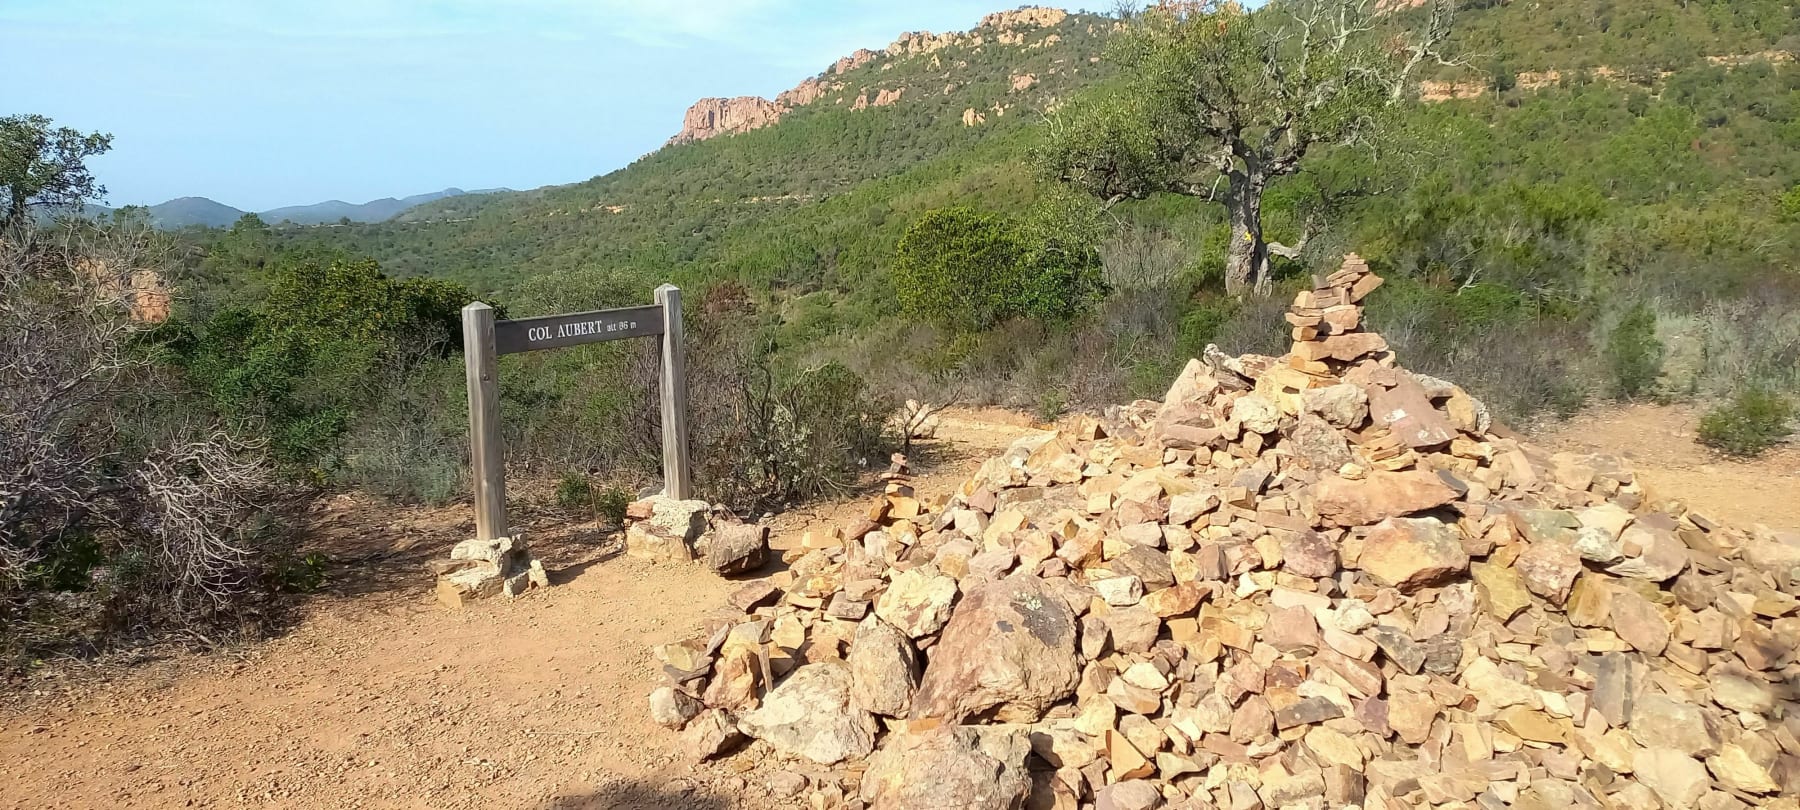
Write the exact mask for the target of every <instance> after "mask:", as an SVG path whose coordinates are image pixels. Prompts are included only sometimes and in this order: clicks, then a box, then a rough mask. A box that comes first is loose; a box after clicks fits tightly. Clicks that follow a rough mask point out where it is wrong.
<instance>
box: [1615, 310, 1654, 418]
mask: <svg viewBox="0 0 1800 810" xmlns="http://www.w3.org/2000/svg"><path fill="white" fill-rule="evenodd" d="M1601 353H1602V355H1603V356H1604V358H1605V361H1606V367H1607V370H1608V371H1609V372H1610V373H1611V378H1610V379H1609V380H1608V382H1609V384H1610V386H1611V388H1612V394H1613V396H1614V397H1615V398H1618V399H1635V398H1637V397H1638V396H1640V395H1642V394H1645V393H1648V392H1649V391H1650V390H1651V389H1652V388H1654V387H1655V385H1656V378H1657V376H1658V375H1659V374H1661V373H1662V356H1663V345H1662V342H1661V341H1659V340H1657V339H1656V314H1655V313H1654V312H1652V311H1651V310H1650V307H1649V306H1647V305H1645V304H1643V303H1641V302H1640V303H1638V304H1636V305H1633V306H1632V308H1631V309H1629V310H1626V311H1625V314H1624V315H1623V316H1621V317H1620V318H1619V322H1618V324H1617V325H1615V326H1614V327H1613V330H1612V332H1611V333H1610V334H1608V335H1607V337H1606V345H1605V347H1604V348H1603V349H1602V350H1601Z"/></svg>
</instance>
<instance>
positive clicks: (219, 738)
mask: <svg viewBox="0 0 1800 810" xmlns="http://www.w3.org/2000/svg"><path fill="white" fill-rule="evenodd" d="M1031 430H1032V429H1031V428H1030V427H1029V426H1028V424H1027V423H1026V421H1025V420H1024V419H1023V418H1022V417H1018V416H1016V415H1013V414H1009V413H1005V412H993V411H984V412H970V411H961V412H954V413H948V414H945V416H944V418H943V420H942V427H941V428H940V430H939V433H938V436H939V438H938V440H936V441H932V442H926V443H923V444H922V445H921V446H920V447H918V448H917V449H916V450H915V453H914V458H913V461H914V468H915V470H916V471H917V472H918V473H919V477H918V480H917V481H916V485H917V486H918V488H919V490H920V491H921V492H922V494H923V495H924V496H931V495H936V494H938V493H939V492H947V491H949V490H951V489H954V488H955V487H956V486H957V485H959V484H960V483H961V482H962V481H963V480H964V479H965V478H967V477H968V476H969V475H970V474H971V473H972V472H973V471H974V469H975V468H976V467H977V466H979V463H980V461H981V460H982V459H984V458H986V457H988V456H990V455H992V454H994V453H996V452H998V451H1000V450H1002V449H1004V448H1005V447H1006V446H1007V445H1009V444H1011V443H1012V442H1013V440H1015V439H1017V438H1018V437H1020V436H1022V435H1025V434H1027V433H1030V432H1031ZM866 496H867V493H852V494H850V495H848V496H847V497H846V498H845V499H843V500H842V501H841V502H838V503H835V504H827V505H824V506H821V507H816V508H812V509H807V510H800V511H795V512H790V513H787V514H784V515H780V516H778V517H776V518H774V519H773V520H772V523H773V525H774V526H775V538H776V539H775V545H776V546H778V547H781V546H787V545H789V544H792V543H795V542H797V541H798V537H799V535H800V534H801V533H802V532H804V531H805V530H806V529H807V528H809V527H811V526H814V525H817V524H824V525H833V524H837V523H841V522H843V521H845V520H847V519H848V518H849V517H851V516H852V515H854V514H855V513H856V512H857V511H858V510H860V509H861V508H863V505H864V504H866V502H867V497H866ZM314 518H315V524H314V527H313V530H312V533H313V536H314V540H313V543H314V545H316V547H318V548H319V549H321V550H323V551H325V552H326V553H327V554H329V555H330V556H331V558H332V560H333V564H332V574H333V580H332V582H331V584H330V585H329V586H328V587H327V589H326V592H325V593H322V594H317V595H314V596H312V597H309V598H307V599H306V600H305V601H304V602H303V604H302V606H301V607H300V610H302V611H303V612H304V615H303V617H302V618H301V619H300V620H299V621H298V623H297V625H296V626H295V627H293V629H291V630H290V631H289V632H288V633H286V634H285V635H282V636H281V637H279V638H276V639H273V640H270V641H267V642H262V643H257V644H251V645H246V646H244V647H241V648H238V649H235V650H232V651H229V652H224V653H220V652H214V653H206V654H184V655H176V656H174V657H171V658H165V659H163V660H158V661H153V662H150V663H145V664H141V665H138V666H134V667H129V668H113V667H107V668H100V669H92V670H90V669H83V668H73V669H64V670H60V671H59V668H57V667H54V666H53V667H50V668H49V671H50V672H49V674H48V675H45V676H40V677H38V678H36V679H34V680H32V681H28V682H27V683H26V684H25V685H24V690H25V694H24V695H22V696H21V697H20V699H19V700H17V701H15V702H14V703H13V704H12V705H9V706H6V707H5V708H0V807H8V808H25V807H31V808H37V807H67V808H89V807H93V808H99V807H106V808H112V807H156V808H160V807H242V806H251V807H283V808H288V807H296V808H310V807H331V808H340V807H372V808H373V807H381V808H388V807H398V808H462V807H482V808H492V807H505V808H633V809H638V808H641V809H642V810H650V809H651V808H691V809H692V810H715V809H716V810H724V809H725V808H762V807H781V806H789V805H791V804H792V802H793V801H794V800H793V799H788V800H786V801H783V800H778V799H775V798H771V797H770V796H769V793H768V791H767V790H766V789H765V788H764V786H763V785H762V784H761V782H760V779H761V777H759V776H758V775H757V774H750V779H751V780H753V781H747V780H746V779H745V778H744V777H741V776H737V775H736V773H735V771H736V770H738V769H740V768H741V769H744V770H748V769H749V768H752V767H754V766H755V763H751V762H740V761H737V760H733V761H727V762H726V763H723V764H720V765H716V766H709V767H707V768H696V767H695V766H693V765H692V764H691V763H689V762H688V761H687V760H686V759H685V758H684V757H683V756H682V755H681V754H680V753H679V751H680V747H679V745H678V740H677V737H676V735H675V734H674V733H673V732H669V731H665V730H663V729H661V728H659V727H657V726H655V725H653V724H652V723H651V722H650V719H649V716H648V712H647V709H646V703H645V696H646V695H647V694H649V692H650V690H651V689H653V688H654V687H655V686H656V685H657V684H656V683H654V682H653V678H654V674H653V673H654V671H655V667H654V666H653V664H652V662H651V658H650V654H649V648H650V646H651V645H653V644H661V643H667V642H672V641H676V640H679V639H681V638H684V637H686V636H688V635H690V634H692V633H693V632H694V631H695V629H696V628H697V627H699V625H700V623H701V620H702V619H703V618H704V617H705V616H706V615H707V614H709V613H711V612H714V611H716V610H717V609H718V608H719V607H720V606H721V605H722V604H724V599H725V596H726V595H727V594H728V593H730V592H731V591H732V590H733V589H734V588H735V587H736V584H735V583H733V582H730V581H727V580H724V579H720V578H718V577H716V576H714V575H712V574H711V573H710V572H708V571H706V570H705V569H704V568H702V567H700V566H691V567H673V566H659V565H652V564H646V563H643V562H640V561H638V560H634V559H630V558H627V557H624V556H621V555H620V554H619V550H620V546H619V542H618V539H617V537H616V536H608V535H603V534H602V533H600V532H599V531H597V530H596V529H595V528H594V527H593V526H592V525H591V524H589V525H587V526H569V525H566V524H565V525H557V523H558V522H557V521H555V520H554V519H550V518H533V517H531V516H524V517H523V519H522V520H520V521H519V522H521V523H522V524H523V525H524V526H525V529H524V531H525V533H526V537H527V538H528V539H529V540H530V542H531V546H532V550H533V552H534V553H535V554H537V555H538V557H539V558H540V559H542V560H544V561H545V564H546V566H547V567H549V568H550V569H551V571H552V572H553V573H552V577H551V578H552V581H553V582H554V583H556V586H555V587H552V588H550V589H549V590H547V591H533V592H531V593H529V594H527V595H526V596H525V597H524V598H521V599H519V600H516V601H512V602H508V601H505V600H490V601H486V602H483V603H478V604H476V605H474V606H472V607H470V608H468V609H464V610H460V611H457V610H451V609H448V608H445V607H442V606H441V605H439V604H438V603H437V602H436V601H434V600H433V598H432V591H431V587H432V585H433V580H432V577H431V576H430V574H429V573H427V572H426V571H425V570H424V568H423V563H424V562H425V561H426V560H428V559H431V558H432V557H434V556H439V555H442V554H443V553H445V552H446V551H447V550H448V549H449V548H450V546H451V545H452V544H453V543H455V542H456V541H458V540H461V539H464V538H466V537H467V536H469V533H470V531H472V527H473V521H472V519H471V515H470V512H469V510H468V508H467V507H466V506H464V507H457V508H449V509H436V510H427V509H393V508H390V507H384V506H380V505H377V504H373V503H369V502H366V501H363V500H360V499H354V498H350V497H348V496H340V497H338V498H334V499H330V500H327V501H325V502H322V503H321V504H320V505H319V506H318V507H317V508H316V509H315V515H314ZM739 759H741V758H739Z"/></svg>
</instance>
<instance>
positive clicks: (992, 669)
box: [651, 257, 1800, 810]
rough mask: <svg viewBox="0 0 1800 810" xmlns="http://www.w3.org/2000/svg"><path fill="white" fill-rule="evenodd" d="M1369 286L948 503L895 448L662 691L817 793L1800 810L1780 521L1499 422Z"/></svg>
mask: <svg viewBox="0 0 1800 810" xmlns="http://www.w3.org/2000/svg"><path fill="white" fill-rule="evenodd" d="M1380 285H1381V279H1380V278H1379V277H1378V276H1375V275H1374V274H1372V273H1370V272H1369V270H1368V268H1367V266H1366V265H1364V264H1363V263H1361V262H1360V260H1357V259H1355V257H1351V258H1350V259H1349V260H1347V261H1346V262H1345V264H1344V266H1343V268H1342V269H1340V270H1338V271H1337V272H1334V273H1332V274H1330V275H1327V276H1324V277H1321V278H1318V279H1316V283H1315V285H1314V287H1313V288H1312V289H1309V290H1306V291H1303V292H1301V293H1300V294H1299V296H1298V297H1297V298H1296V300H1295V301H1294V304H1293V307H1292V309H1291V310H1290V311H1289V313H1288V316H1287V320H1288V322H1289V323H1290V325H1291V326H1292V327H1293V337H1294V344H1293V349H1292V350H1291V351H1290V352H1289V353H1288V354H1286V355H1284V356H1282V357H1263V356H1256V355H1246V356H1242V357H1229V356H1226V355H1224V354H1223V353H1221V352H1218V351H1217V350H1213V349H1210V347H1209V351H1208V352H1207V353H1206V356H1204V357H1202V358H1198V359H1195V360H1194V361H1193V362H1191V363H1190V364H1189V365H1188V366H1187V368H1186V369H1185V370H1184V371H1183V372H1182V374H1181V375H1180V377H1179V378H1178V379H1177V380H1176V381H1175V382H1174V384H1173V385H1172V386H1171V387H1170V389H1169V391H1168V393H1167V395H1166V396H1165V397H1164V398H1163V399H1162V400H1161V401H1160V402H1151V401H1143V402H1137V403H1133V404H1131V405H1128V406H1122V407H1117V408H1113V409H1110V410H1109V411H1108V412H1107V413H1106V414H1105V415H1104V417H1103V418H1099V419H1092V418H1090V419H1085V420H1081V421H1079V422H1078V423H1077V424H1075V425H1074V426H1073V427H1072V428H1071V429H1069V430H1066V431H1064V432H1062V433H1059V434H1055V435H1049V436H1041V437H1034V438H1031V439H1027V440H1022V441H1021V442H1019V443H1018V444H1016V445H1015V446H1014V447H1013V448H1012V449H1010V450H1009V451H1008V452H1006V453H1005V454H1003V455H1001V456H999V457H996V458H993V459H989V460H988V461H987V462H986V463H984V464H983V465H982V467H981V468H980V470H979V471H978V472H977V473H976V474H975V475H974V477H973V478H971V479H970V480H969V481H967V482H966V483H965V484H963V486H962V487H961V489H960V490H959V491H957V492H956V493H954V494H953V495H951V496H948V497H945V498H940V499H936V500H933V501H930V502H926V501H922V500H921V499H919V498H918V497H917V496H916V495H915V493H914V492H913V490H912V488H911V486H910V485H909V483H908V479H907V477H906V471H905V469H904V464H903V463H897V464H896V466H895V468H893V469H891V470H890V471H889V473H888V476H887V477H888V483H887V488H886V492H885V493H884V494H883V495H882V496H881V497H880V498H879V499H877V500H876V501H875V502H874V503H873V504H872V505H871V506H870V507H869V509H868V511H867V513H866V514H865V515H864V516H863V517H862V518H860V519H858V520H856V521H855V522H854V523H853V524H851V525H847V526H844V527H842V528H841V529H840V530H837V531H835V532H832V533H830V534H823V533H819V534H809V535H808V536H807V537H806V538H804V539H803V541H802V543H801V544H800V547H798V548H796V549H794V550H792V551H790V552H788V554H787V555H786V559H787V562H788V563H789V569H788V570H787V571H784V572H782V573H780V574H777V575H774V576H772V577H769V578H767V579H762V580H756V581H753V582H750V583H747V584H746V585H745V586H744V588H743V590H741V591H740V592H739V593H738V594H737V595H736V596H735V597H734V598H733V599H732V600H731V601H732V605H731V607H730V608H729V609H728V610H727V611H725V612H724V613H722V614H721V615H720V618H719V620H718V621H717V623H716V625H715V626H713V627H711V628H709V630H710V632H708V633H706V634H704V635H702V636H701V637H697V638H694V639H692V640H689V641H686V642H681V643H677V644H671V645H666V646H664V647H660V648H658V649H657V650H656V656H657V658H658V660H659V661H660V662H661V663H662V673H663V675H664V677H665V678H666V679H667V685H665V686H664V687H663V688H662V689H659V690H658V691H657V694H656V695H654V696H653V698H652V701H651V703H652V708H653V713H654V714H656V716H657V717H658V718H659V720H660V721H663V722H665V724H666V725H669V726H670V727H683V728H684V729H685V730H684V731H683V735H684V737H685V738H686V739H687V740H688V745H689V749H690V753H692V754H693V755H694V756H697V757H701V758H709V757H714V756H727V755H732V754H733V752H734V751H735V750H736V747H737V746H741V745H742V744H743V741H744V740H745V739H746V738H748V739H750V740H753V741H754V742H752V743H750V744H751V745H752V746H753V750H752V751H751V752H750V753H749V754H747V755H746V757H745V759H746V762H745V763H743V764H745V765H747V766H751V765H753V764H754V763H753V762H751V761H750V760H754V758H756V757H770V758H771V759H773V760H774V761H776V762H781V761H784V760H786V761H791V762H794V763H797V764H795V765H794V766H793V767H792V769H791V770H790V771H788V772H787V773H785V774H783V775H784V776H794V775H796V774H798V775H800V778H801V780H802V781H803V782H807V781H810V784H811V785H813V786H814V793H813V795H812V796H811V797H810V798H811V799H812V800H813V806H851V807H857V806H863V807H868V808H871V810H926V809H927V808H930V809H931V810H939V809H941V808H970V810H973V809H974V808H1019V807H1042V808H1067V809H1068V810H1077V808H1080V809H1082V810H1086V809H1088V808H1093V809H1094V810H1126V809H1128V808H1129V809H1130V810H1154V809H1155V808H1159V807H1175V808H1202V807H1227V808H1236V809H1239V810H1260V809H1261V808H1271V810H1272V809H1273V808H1311V809H1312V810H1319V809H1320V808H1326V807H1331V808H1338V807H1362V808H1380V809H1381V810H1387V809H1388V808H1395V809H1397V808H1407V807H1434V808H1450V807H1455V808H1492V809H1493V810H1501V808H1509V807H1510V808H1530V809H1531V810H1552V809H1555V810H1562V809H1563V808H1626V807H1630V808H1682V809H1684V810H1685V809H1687V808H1701V809H1703V810H1729V809H1732V808H1745V807H1750V806H1761V807H1781V808H1787V810H1794V808H1800V800H1797V799H1795V798H1794V796H1796V795H1797V794H1800V712H1797V711H1796V708H1800V702H1796V700H1795V697H1794V692H1793V684H1794V683H1795V682H1796V681H1797V680H1800V662H1797V660H1796V653H1795V648H1794V645H1793V643H1792V639H1793V638H1794V637H1795V636H1796V634H1800V599H1797V598H1796V595H1797V594H1800V533H1793V532H1788V533H1783V532H1776V531H1771V530H1768V529H1765V528H1762V527H1757V528H1755V529H1751V530H1743V529H1738V528H1733V527H1730V526H1727V525H1725V524H1723V523H1722V522H1720V521H1719V520H1717V519H1715V518H1714V517H1713V516H1709V515H1705V514H1702V513H1699V512H1695V511H1691V510H1689V509H1687V508H1686V507H1685V506H1683V504H1682V503H1681V502H1680V501H1679V500H1664V499H1658V498H1656V497H1654V496H1653V495H1652V494H1651V493H1648V492H1646V491H1645V490H1644V488H1643V487H1642V486H1641V484H1640V483H1639V482H1638V481H1637V479H1636V478H1635V477H1634V476H1633V474H1632V472H1631V471H1630V469H1629V468H1628V467H1627V466H1626V465H1625V464H1624V463H1623V462H1621V461H1620V460H1619V459H1617V458H1613V457H1607V456H1583V455H1575V454H1549V453H1546V452H1544V451H1542V450H1540V449H1538V448H1536V447H1533V446H1531V445H1530V444H1527V443H1525V442H1522V441H1519V440H1517V439H1516V438H1512V437H1509V436H1508V435H1506V434H1505V433H1504V431H1502V430H1499V429H1498V428H1496V427H1494V426H1493V425H1491V424H1490V420H1489V417H1488V415H1487V412H1486V409H1485V408H1484V407H1482V405H1481V403H1480V401H1479V400H1477V399H1475V398H1474V397H1472V396H1470V395H1469V394H1468V393H1467V392H1466V391H1464V390H1463V389H1461V388H1459V387H1458V386H1456V385H1454V384H1452V383H1449V382H1446V381H1443V380H1439V379H1436V378H1433V377H1429V376H1426V375H1422V374H1416V373H1413V372H1409V371H1407V370H1406V369H1404V368H1402V367H1401V366H1400V365H1398V363H1397V362H1396V358H1395V356H1394V354H1393V352H1392V351H1390V349H1389V347H1388V346H1387V343H1386V341H1385V340H1383V339H1382V337H1381V336H1380V335H1379V334H1376V333H1374V332H1371V331H1368V330H1367V329H1366V328H1365V326H1364V323H1363V320H1362V305H1361V304H1362V301H1363V300H1365V298H1366V296H1368V295H1370V294H1371V293H1372V292H1373V291H1374V290H1375V289H1376V288H1377V287H1379V286H1380ZM689 718H691V719H689ZM822 767H826V768H828V769H827V770H823V771H822V770H820V769H821V768H822ZM805 774H811V778H810V780H808V778H807V777H806V776H805ZM789 781H790V782H791V781H792V780H791V779H790V780H789ZM790 787H792V786H790ZM803 789H804V786H803V785H802V786H800V787H796V788H794V790H793V791H792V792H790V793H788V794H787V795H795V794H796V793H798V792H799V790H803Z"/></svg>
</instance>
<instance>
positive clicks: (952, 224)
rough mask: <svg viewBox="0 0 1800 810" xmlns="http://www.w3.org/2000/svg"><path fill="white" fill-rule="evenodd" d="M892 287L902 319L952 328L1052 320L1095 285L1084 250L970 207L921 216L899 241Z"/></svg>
mask: <svg viewBox="0 0 1800 810" xmlns="http://www.w3.org/2000/svg"><path fill="white" fill-rule="evenodd" d="M894 288H895V292H896V294H897V295H898V296H899V299H900V306H901V308H902V309H903V310H904V311H905V312H906V313H907V314H909V315H912V316H914V317H917V318H920V319H923V320H927V321H931V322H933V323H937V324H940V325H942V326H944V327H946V328H949V329H952V330H956V331H963V332H969V331H980V330H984V329H989V328H991V327H993V326H995V325H996V324H999V323H1001V322H1002V321H1005V320H1007V319H1010V318H1017V317H1026V318H1038V319H1043V320H1060V319H1066V318H1069V317H1072V316H1074V315H1076V314H1079V313H1081V312H1083V311H1085V310H1086V309H1087V308H1088V307H1089V306H1091V305H1092V304H1093V302H1094V300H1095V298H1096V296H1097V294H1098V293H1099V291H1100V290H1101V289H1102V288H1103V285H1102V282H1101V279H1100V259H1099V255H1098V253H1097V252H1096V251H1095V250H1094V249H1093V247H1092V246H1091V245H1086V244H1083V243H1081V242H1079V241H1078V240H1070V239H1064V238H1060V237H1059V236H1057V235H1056V234H1055V232H1054V231H1053V230H1052V229H1050V228H1048V227H1044V226H1042V225H1041V224H1035V223H1034V224H1033V225H1032V226H1031V227H1027V225H1026V224H1025V223H1021V222H1020V221H1018V220H1015V219H1012V218H1010V217H1007V216H1004V215H1001V214H994V213H986V212H981V211H976V210H974V209H971V208H943V209H938V210H935V211H931V212H928V213H926V214H925V215H924V216H923V217H921V218H920V219H919V220H918V221H917V222H915V223H913V225H912V227H910V228H908V229H907V231H906V235H905V236H904V237H902V238H901V239H900V245H899V248H898V253H897V254H896V256H895V258H894Z"/></svg>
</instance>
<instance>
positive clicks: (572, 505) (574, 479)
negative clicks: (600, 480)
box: [556, 472, 594, 509]
mask: <svg viewBox="0 0 1800 810" xmlns="http://www.w3.org/2000/svg"><path fill="white" fill-rule="evenodd" d="M556 505H557V506H560V507H562V508H564V509H589V508H592V507H593V505H594V485H593V484H590V483H588V477H587V476H586V475H583V474H581V473H575V472H571V473H563V477H562V478H561V479H560V480H558V481H557V482H556Z"/></svg>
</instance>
